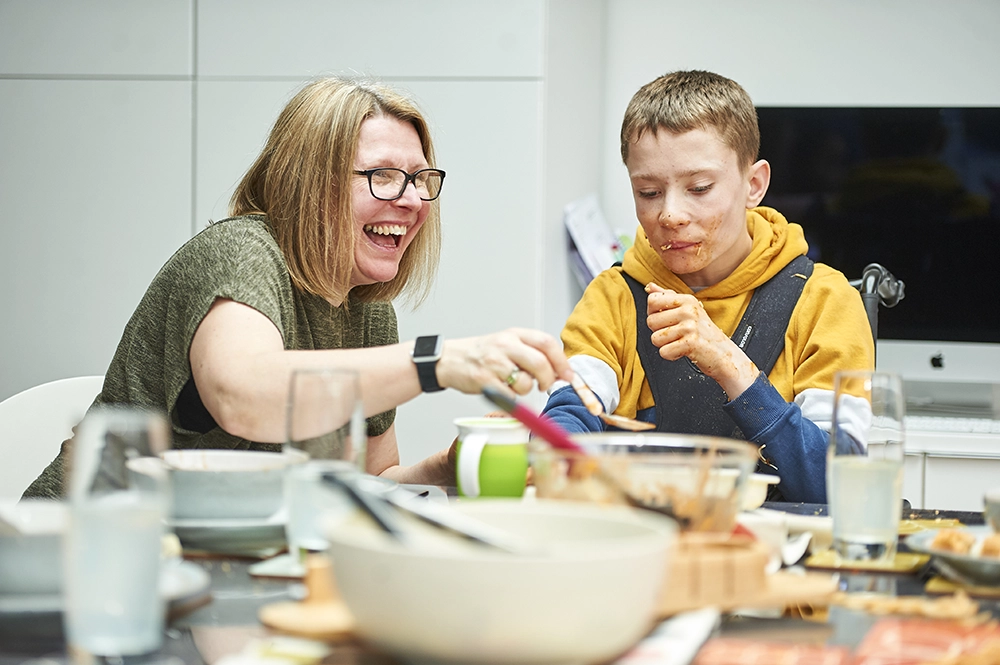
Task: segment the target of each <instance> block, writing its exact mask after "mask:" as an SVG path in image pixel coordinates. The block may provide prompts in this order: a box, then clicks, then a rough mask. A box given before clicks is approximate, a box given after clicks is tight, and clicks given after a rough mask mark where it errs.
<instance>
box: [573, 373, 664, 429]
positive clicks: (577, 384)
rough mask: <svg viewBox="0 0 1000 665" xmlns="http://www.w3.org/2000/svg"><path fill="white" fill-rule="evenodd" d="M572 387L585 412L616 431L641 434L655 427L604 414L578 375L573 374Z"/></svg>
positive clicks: (611, 414)
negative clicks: (621, 430) (623, 430)
mask: <svg viewBox="0 0 1000 665" xmlns="http://www.w3.org/2000/svg"><path fill="white" fill-rule="evenodd" d="M570 385H571V386H573V390H575V391H576V394H577V395H579V397H580V400H581V401H582V402H583V405H584V406H585V407H587V411H589V412H590V415H592V416H597V417H599V418H600V419H601V420H603V421H604V422H605V423H607V424H608V425H612V426H614V427H617V428H618V429H625V430H629V431H630V432H642V431H645V430H651V429H656V425H654V424H653V423H644V422H642V421H641V420H635V419H634V418H626V417H625V416H619V415H615V414H613V413H606V412H605V411H604V407H603V406H601V400H599V399H597V395H595V394H594V391H593V390H591V389H590V386H588V385H587V384H586V383H584V381H583V379H582V378H580V375H579V374H577V373H575V372H574V373H573V382H572V383H571V384H570Z"/></svg>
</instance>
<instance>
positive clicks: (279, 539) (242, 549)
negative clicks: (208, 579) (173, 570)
mask: <svg viewBox="0 0 1000 665" xmlns="http://www.w3.org/2000/svg"><path fill="white" fill-rule="evenodd" d="M285 521H286V520H285V515H284V511H280V512H278V513H275V514H274V515H272V516H271V517H268V518H266V519H242V518H239V519H237V518H233V519H207V518H206V519H168V520H167V525H168V526H169V527H170V528H171V529H173V531H174V533H176V534H177V538H178V539H180V541H181V545H182V546H183V547H184V549H185V550H200V551H203V552H213V553H218V554H233V555H243V556H270V555H272V554H277V553H278V552H279V551H281V550H282V549H284V548H285Z"/></svg>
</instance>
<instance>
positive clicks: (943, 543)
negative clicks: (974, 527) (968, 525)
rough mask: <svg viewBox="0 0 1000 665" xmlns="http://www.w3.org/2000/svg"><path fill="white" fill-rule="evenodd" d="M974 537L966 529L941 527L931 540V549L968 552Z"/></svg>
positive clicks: (959, 552) (958, 552) (957, 552)
mask: <svg viewBox="0 0 1000 665" xmlns="http://www.w3.org/2000/svg"><path fill="white" fill-rule="evenodd" d="M975 542H976V537H975V536H974V535H972V534H971V533H969V532H967V531H959V530H958V529H941V530H940V531H938V532H937V535H935V536H934V540H932V541H931V549H932V550H943V551H945V552H954V553H955V554H968V553H969V551H970V550H971V549H972V545H973V544H974V543H975Z"/></svg>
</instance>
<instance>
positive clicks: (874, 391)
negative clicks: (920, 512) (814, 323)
mask: <svg viewBox="0 0 1000 665" xmlns="http://www.w3.org/2000/svg"><path fill="white" fill-rule="evenodd" d="M905 411H906V402H905V400H904V398H903V384H902V380H901V379H900V377H899V376H898V375H896V374H891V373H888V372H872V371H844V372H837V374H836V376H835V377H834V402H833V428H832V432H831V434H830V447H829V452H828V454H827V471H826V473H827V481H826V491H827V495H828V496H827V498H828V501H829V507H830V514H831V515H832V517H833V549H834V551H835V552H836V553H837V555H838V556H839V557H840V558H841V559H845V560H853V561H857V560H892V559H893V558H894V557H895V556H896V542H897V538H898V533H899V520H900V514H901V510H902V490H903V453H904V446H903V439H904V429H903V416H904V414H905Z"/></svg>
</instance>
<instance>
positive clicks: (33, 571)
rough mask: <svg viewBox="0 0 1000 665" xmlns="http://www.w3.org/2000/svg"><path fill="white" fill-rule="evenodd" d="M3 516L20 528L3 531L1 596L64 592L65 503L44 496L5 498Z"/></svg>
mask: <svg viewBox="0 0 1000 665" xmlns="http://www.w3.org/2000/svg"><path fill="white" fill-rule="evenodd" d="M0 517H2V519H3V520H4V521H5V522H7V523H9V524H11V525H13V526H14V528H15V529H16V530H17V531H18V533H17V534H16V535H0V596H7V595H48V594H59V593H61V591H62V534H63V531H64V530H65V528H66V519H67V512H66V504H64V503H62V502H60V501H45V500H41V499H31V500H27V499H26V500H24V501H20V502H5V503H4V504H3V505H2V506H0ZM3 533H4V534H6V531H5V532H3Z"/></svg>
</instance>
